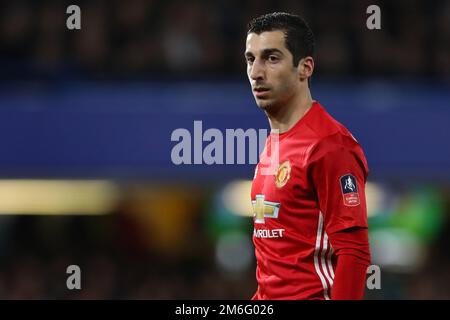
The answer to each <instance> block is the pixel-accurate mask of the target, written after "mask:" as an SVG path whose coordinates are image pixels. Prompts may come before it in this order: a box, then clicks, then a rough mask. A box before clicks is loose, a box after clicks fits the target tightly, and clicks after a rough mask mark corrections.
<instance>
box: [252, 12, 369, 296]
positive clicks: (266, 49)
mask: <svg viewBox="0 0 450 320" xmlns="http://www.w3.org/2000/svg"><path fill="white" fill-rule="evenodd" d="M313 56H314V36H313V33H312V31H311V29H310V28H309V27H308V25H307V24H306V23H305V22H304V21H303V20H302V19H301V18H300V17H298V16H295V15H291V14H287V13H271V14H267V15H264V16H260V17H258V18H256V19H254V20H252V21H251V22H250V24H249V30H248V34H247V41H246V51H245V58H246V61H247V74H248V78H249V80H250V83H251V86H252V90H253V95H254V97H255V100H256V103H257V104H258V106H259V107H260V108H261V109H262V110H263V111H264V112H265V114H266V115H267V117H268V119H269V123H270V127H271V133H270V135H269V137H268V138H267V141H266V146H265V149H264V151H263V153H262V154H261V157H260V162H259V163H258V165H257V166H256V170H255V177H254V180H253V185H252V193H251V197H252V203H253V208H254V232H253V242H254V245H255V255H256V259H257V270H256V277H257V281H258V289H257V291H256V293H255V294H254V296H253V298H252V299H362V298H363V297H364V291H365V279H366V270H367V267H368V266H369V264H370V251H369V242H368V230H367V214H366V199H365V191H364V185H365V182H366V179H367V175H368V167H367V161H366V159H365V156H364V153H363V151H362V149H361V147H360V146H359V144H358V142H357V141H356V140H355V138H354V137H353V136H352V135H351V133H350V132H349V131H348V130H347V129H346V128H345V127H344V126H343V125H341V124H340V123H339V122H337V121H336V120H335V119H333V118H332V117H331V116H330V115H329V114H328V113H327V112H326V111H325V109H324V108H323V107H322V106H321V105H320V104H319V102H317V101H314V100H313V99H312V98H311V93H310V90H309V80H310V78H311V75H312V74H313V70H314V59H313ZM277 131H278V132H279V134H278V133H277ZM274 162H275V163H274ZM270 164H271V165H270ZM271 166H272V167H273V168H274V169H273V170H272V171H270V168H271Z"/></svg>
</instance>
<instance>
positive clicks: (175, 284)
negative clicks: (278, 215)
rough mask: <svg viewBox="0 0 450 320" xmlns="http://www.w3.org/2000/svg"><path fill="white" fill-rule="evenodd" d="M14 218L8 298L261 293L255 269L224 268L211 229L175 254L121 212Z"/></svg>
mask: <svg viewBox="0 0 450 320" xmlns="http://www.w3.org/2000/svg"><path fill="white" fill-rule="evenodd" d="M7 219H9V220H11V221H10V222H11V223H10V224H9V226H8V228H4V231H3V232H2V234H1V238H2V239H1V240H2V241H1V242H0V245H2V249H1V250H0V299H249V298H250V297H251V295H252V294H253V293H254V291H255V289H256V280H255V274H254V272H255V270H254V266H252V267H251V268H249V269H247V270H246V271H243V272H239V273H230V272H229V271H225V270H223V269H221V268H220V267H219V266H218V265H217V263H216V261H215V259H214V257H215V254H214V243H213V241H210V239H208V238H207V235H206V233H205V231H203V232H201V234H200V235H199V237H200V239H199V240H195V236H194V235H193V234H191V235H190V241H187V242H186V243H187V245H184V246H180V247H182V251H179V252H177V253H173V252H172V253H171V252H167V251H165V252H164V251H163V250H159V249H157V246H156V244H155V246H152V245H150V246H148V245H145V246H143V245H142V243H139V241H136V234H135V233H136V232H137V230H136V229H135V228H130V227H129V225H128V226H126V223H124V221H123V220H122V218H120V215H117V214H112V215H107V216H103V217H77V216H71V217H67V216H66V217H45V216H40V217H39V216H35V217H33V216H22V217H17V218H14V219H13V218H12V217H8V216H3V217H1V219H0V220H1V224H2V225H4V224H5V222H6V220H7ZM5 230H9V231H10V232H5ZM70 265H77V266H79V267H80V270H81V282H80V284H81V289H80V290H77V289H74V290H69V289H68V288H67V286H66V281H67V279H68V278H69V276H70V275H71V274H68V273H67V267H68V266H70Z"/></svg>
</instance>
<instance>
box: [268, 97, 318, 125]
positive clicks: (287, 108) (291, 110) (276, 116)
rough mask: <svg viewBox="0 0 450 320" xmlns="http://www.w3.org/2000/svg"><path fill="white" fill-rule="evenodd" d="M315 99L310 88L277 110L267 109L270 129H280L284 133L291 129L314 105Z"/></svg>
mask: <svg viewBox="0 0 450 320" xmlns="http://www.w3.org/2000/svg"><path fill="white" fill-rule="evenodd" d="M312 104H313V99H312V97H311V92H310V91H309V89H307V90H306V91H303V94H301V93H300V94H298V95H296V96H294V97H293V98H292V99H290V101H289V102H288V103H286V104H284V105H283V106H281V107H280V108H276V110H269V111H266V115H267V118H268V119H269V124H270V129H271V130H274V129H278V130H279V133H284V132H286V131H288V130H289V129H291V128H292V127H293V126H294V125H295V124H296V123H297V122H298V121H299V120H300V119H301V118H303V116H304V115H305V114H306V112H308V110H309V109H310V108H311V107H312Z"/></svg>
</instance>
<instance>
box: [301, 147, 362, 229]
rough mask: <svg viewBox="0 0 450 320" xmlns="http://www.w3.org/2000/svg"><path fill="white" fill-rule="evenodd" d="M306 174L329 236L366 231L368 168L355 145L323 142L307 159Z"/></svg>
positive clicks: (360, 151)
mask: <svg viewBox="0 0 450 320" xmlns="http://www.w3.org/2000/svg"><path fill="white" fill-rule="evenodd" d="M308 174H309V179H310V183H311V185H312V187H313V190H314V192H315V194H316V198H317V202H318V206H319V209H320V211H321V212H322V214H323V217H324V223H325V230H326V232H327V233H328V234H329V235H330V234H331V233H334V232H337V231H340V230H344V229H348V228H352V227H363V228H367V209H366V197H365V182H366V179H367V175H368V168H367V163H366V159H365V157H364V154H363V152H362V149H361V148H360V147H359V145H358V144H356V142H353V141H345V144H344V143H342V141H341V142H340V143H336V142H334V141H333V140H331V138H329V139H327V140H324V141H322V143H320V144H319V146H317V147H316V148H315V150H314V151H313V153H312V154H311V156H310V165H309V172H308Z"/></svg>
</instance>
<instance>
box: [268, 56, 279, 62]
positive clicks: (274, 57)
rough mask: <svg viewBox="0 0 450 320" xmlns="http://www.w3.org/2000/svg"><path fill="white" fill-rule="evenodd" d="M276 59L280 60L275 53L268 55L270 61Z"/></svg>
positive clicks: (275, 60)
mask: <svg viewBox="0 0 450 320" xmlns="http://www.w3.org/2000/svg"><path fill="white" fill-rule="evenodd" d="M278 60H280V59H279V58H278V57H277V56H275V55H270V56H269V61H270V62H277V61H278Z"/></svg>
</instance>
